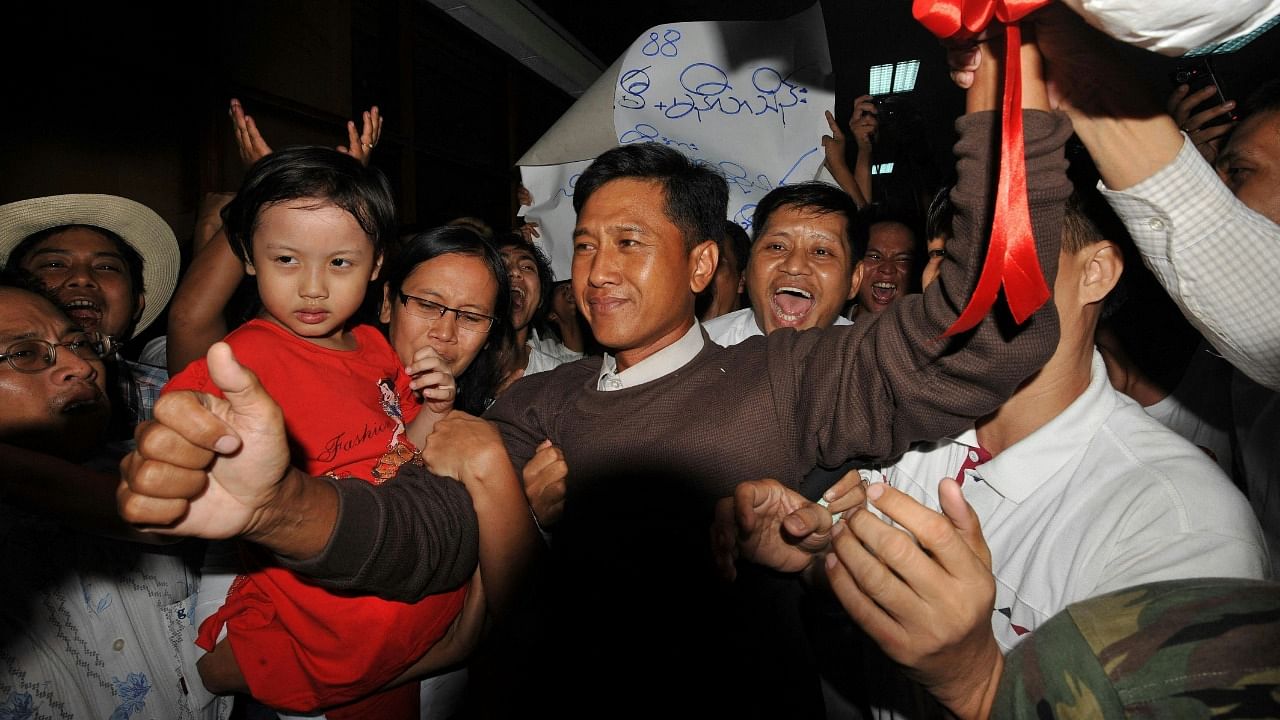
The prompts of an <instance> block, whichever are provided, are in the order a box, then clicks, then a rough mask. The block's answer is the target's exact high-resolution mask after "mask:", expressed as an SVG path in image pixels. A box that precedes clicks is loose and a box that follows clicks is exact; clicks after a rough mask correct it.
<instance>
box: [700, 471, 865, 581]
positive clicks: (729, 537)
mask: <svg viewBox="0 0 1280 720" xmlns="http://www.w3.org/2000/svg"><path fill="white" fill-rule="evenodd" d="M824 497H825V498H826V499H827V500H828V502H829V504H828V506H827V507H825V508H824V507H822V506H821V505H818V504H816V503H812V502H809V500H807V499H805V497H804V496H803V495H801V494H800V493H798V492H796V491H794V490H791V489H789V488H787V487H785V486H784V485H783V484H782V483H780V482H778V481H777V480H773V479H765V480H749V481H747V482H744V483H741V484H740V485H738V487H737V488H736V489H735V491H734V494H733V497H731V498H725V499H724V500H721V501H720V504H719V505H717V508H716V520H715V524H714V526H713V528H712V545H713V547H714V548H715V549H716V550H715V552H716V564H717V567H719V569H720V571H721V574H722V576H723V577H724V578H725V579H726V580H732V579H733V578H734V576H735V575H736V570H735V569H734V566H733V562H734V560H735V559H737V558H739V557H741V558H743V559H746V560H750V561H751V562H754V563H757V564H759V565H763V566H765V567H768V568H771V569H773V570H778V571H780V572H798V571H800V570H804V569H806V568H807V567H809V565H810V563H812V562H813V558H814V556H815V555H816V554H817V553H819V552H821V551H823V550H825V549H826V548H827V546H828V544H829V543H830V541H831V526H832V515H833V514H835V513H840V512H843V511H845V510H848V509H850V508H853V507H855V506H857V505H860V504H861V503H862V502H863V501H864V500H865V495H864V493H863V486H862V483H861V481H860V479H859V477H858V473H857V471H853V472H851V473H848V474H846V475H845V476H844V478H842V479H841V481H840V482H839V483H837V484H836V485H835V486H833V487H832V488H831V489H830V490H828V491H827V493H826V495H824Z"/></svg>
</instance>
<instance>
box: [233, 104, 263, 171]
mask: <svg viewBox="0 0 1280 720" xmlns="http://www.w3.org/2000/svg"><path fill="white" fill-rule="evenodd" d="M228 112H230V114H231V122H232V124H233V125H234V126H235V128H234V129H235V134H236V147H238V148H239V149H240V162H241V163H243V164H244V166H245V167H249V166H250V165H252V164H254V163H256V162H258V161H259V160H261V159H262V158H264V157H266V156H268V155H270V154H271V146H270V145H268V144H267V141H266V140H264V139H263V138H262V133H261V132H258V124H257V123H255V122H254V121H253V118H252V117H250V116H248V115H245V114H244V107H242V106H241V105H240V101H239V100H237V99H235V98H231V109H230V110H229V111H228Z"/></svg>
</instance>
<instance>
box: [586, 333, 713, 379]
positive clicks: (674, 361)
mask: <svg viewBox="0 0 1280 720" xmlns="http://www.w3.org/2000/svg"><path fill="white" fill-rule="evenodd" d="M704 344H705V341H704V340H703V338H702V326H701V325H699V324H698V321H697V320H695V321H694V322H693V327H691V328H689V331H688V332H686V333H685V334H684V335H682V336H681V337H680V339H679V340H676V341H675V342H673V343H671V344H670V345H668V346H666V347H664V348H662V349H661V350H659V351H658V352H656V353H654V354H652V355H650V356H649V357H647V358H645V359H643V360H641V361H640V362H638V363H636V364H635V365H632V366H631V367H629V368H627V369H626V370H623V371H622V372H618V361H617V360H616V359H614V357H613V356H612V355H610V354H609V353H605V354H604V361H603V362H601V363H600V375H599V376H598V377H597V378H596V389H597V390H603V391H606V392H608V391H612V390H623V389H626V388H629V387H635V386H637V385H643V384H645V383H647V382H652V381H654V380H657V379H658V378H661V377H664V376H666V375H670V374H671V373H673V372H675V371H676V370H679V369H680V368H682V367H684V366H685V365H688V364H689V361H691V360H693V359H694V358H695V357H697V355H698V353H700V352H702V346H703V345H704Z"/></svg>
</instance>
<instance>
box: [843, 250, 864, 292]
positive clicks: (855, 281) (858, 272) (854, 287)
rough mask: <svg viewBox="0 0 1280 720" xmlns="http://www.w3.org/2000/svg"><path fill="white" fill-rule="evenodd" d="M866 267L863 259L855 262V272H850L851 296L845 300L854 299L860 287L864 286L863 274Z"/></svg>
mask: <svg viewBox="0 0 1280 720" xmlns="http://www.w3.org/2000/svg"><path fill="white" fill-rule="evenodd" d="M865 269H866V268H864V267H862V261H861V260H859V261H858V262H856V263H854V264H853V272H852V273H850V274H849V297H847V298H845V300H852V299H854V298H855V297H857V296H858V289H859V288H861V287H862V275H863V272H864V271H865Z"/></svg>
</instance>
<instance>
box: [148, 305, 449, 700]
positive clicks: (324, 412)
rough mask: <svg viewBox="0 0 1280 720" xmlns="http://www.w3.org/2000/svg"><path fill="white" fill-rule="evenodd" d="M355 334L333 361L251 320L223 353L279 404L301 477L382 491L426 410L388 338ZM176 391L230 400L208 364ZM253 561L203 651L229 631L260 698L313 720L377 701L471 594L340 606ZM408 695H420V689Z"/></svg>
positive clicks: (204, 638) (362, 330) (210, 627)
mask: <svg viewBox="0 0 1280 720" xmlns="http://www.w3.org/2000/svg"><path fill="white" fill-rule="evenodd" d="M352 333H353V334H354V336H355V339H356V343H357V349H355V350H352V351H340V350H331V349H328V348H323V347H320V346H318V345H315V344H313V343H310V342H307V341H306V340H303V339H302V338H299V337H297V336H295V335H293V334H292V333H290V332H288V331H287V330H285V329H284V328H281V327H280V326H278V325H275V324H273V323H270V322H267V321H264V320H251V321H249V322H248V323H245V324H244V325H243V326H241V327H240V328H239V329H237V330H236V331H234V332H232V333H231V334H230V335H228V336H227V338H226V342H227V343H228V344H229V345H231V349H232V350H233V351H234V352H235V355H236V359H237V360H239V362H240V363H241V364H242V365H244V366H245V367H247V368H249V369H250V370H253V371H254V373H256V374H257V376H258V379H259V380H260V381H261V382H262V385H263V387H264V388H266V390H267V392H268V393H270V394H271V397H272V398H274V399H275V401H276V402H277V403H279V404H280V407H281V409H282V410H283V412H284V421H285V428H286V430H287V431H288V433H289V441H290V445H291V449H292V452H293V462H294V464H295V465H296V466H297V467H300V468H303V469H305V470H306V472H307V473H308V474H311V475H325V474H330V475H334V476H337V477H358V478H361V479H363V480H367V481H369V482H372V483H375V484H377V483H381V482H383V481H385V480H387V479H389V478H391V477H392V476H394V475H395V471H396V468H398V467H399V466H400V464H402V463H403V462H405V461H406V460H408V459H409V458H410V457H411V456H412V454H413V446H412V444H411V443H410V442H409V441H408V439H407V438H405V437H404V426H405V423H407V422H410V421H411V420H412V419H413V418H414V417H416V416H417V413H418V409H419V406H418V403H417V400H416V399H415V398H414V397H413V393H412V391H411V390H410V388H409V377H408V376H407V375H406V374H405V372H404V366H403V365H402V364H401V363H400V359H399V357H397V356H396V354H395V351H394V350H393V349H392V348H391V346H390V344H388V343H387V341H386V339H385V338H383V337H382V335H381V334H380V333H379V332H378V331H377V330H375V329H374V328H372V327H369V326H367V325H361V326H357V327H355V328H353V330H352ZM175 390H197V391H200V392H205V393H210V394H214V395H220V394H221V393H219V392H218V389H217V387H215V386H214V385H213V382H212V380H210V378H209V372H208V366H207V365H206V362H205V360H204V359H200V360H197V361H195V362H193V363H191V365H189V366H187V368H186V369H185V370H183V371H182V372H181V373H178V374H177V375H176V376H174V377H173V379H172V380H170V382H169V384H168V385H166V386H165V388H164V392H165V393H169V392H173V391H175ZM245 554H246V556H247V560H248V562H249V563H250V566H251V568H252V570H250V571H249V572H248V573H247V574H245V575H241V576H240V577H238V578H236V581H235V582H234V583H233V585H232V587H231V590H230V592H228V593H227V600H226V603H225V604H224V605H223V607H222V608H221V609H219V610H218V612H217V613H216V614H214V615H213V617H211V618H209V619H208V620H206V621H205V622H204V624H203V625H201V627H200V634H199V639H198V640H197V643H198V644H199V645H200V646H201V647H203V648H204V649H206V650H212V649H213V646H214V644H215V643H216V641H217V637H218V633H219V632H221V630H222V627H223V625H224V624H225V625H226V627H227V638H228V640H229V641H230V642H231V649H232V651H233V652H234V654H235V657H236V661H237V662H238V663H239V665H240V671H241V672H242V673H243V674H244V677H245V680H246V682H247V683H248V685H249V689H250V691H251V692H252V694H253V696H254V697H255V698H257V699H258V700H260V701H262V702H264V703H266V704H268V705H271V706H272V707H277V708H284V709H289V710H300V711H301V710H313V709H317V708H325V707H331V706H334V705H339V704H342V703H348V702H351V701H352V700H355V699H357V698H362V697H364V696H366V695H369V694H370V693H373V692H374V691H376V690H377V689H378V688H380V687H382V686H383V685H385V684H386V683H388V682H390V681H391V680H394V679H395V678H397V677H399V676H400V674H401V673H403V672H404V671H405V670H407V669H408V668H409V667H410V666H411V665H412V664H413V663H414V662H416V661H417V660H418V659H419V658H420V657H422V655H423V654H424V653H426V651H427V650H428V649H430V648H431V646H432V645H433V644H435V642H436V641H437V640H439V639H440V637H441V636H442V635H443V634H444V632H445V630H447V629H448V627H449V625H450V623H452V622H453V620H454V618H455V617H457V615H458V612H459V611H460V610H461V609H462V601H463V598H464V597H465V595H466V587H465V586H464V587H461V588H458V589H457V590H454V591H451V592H448V593H442V594H439V595H432V596H429V597H427V598H425V599H423V600H421V601H419V602H417V603H401V602H394V601H390V600H383V599H381V598H377V597H372V596H347V595H338V594H334V593H330V592H329V591H327V590H324V589H322V588H320V587H317V586H315V585H313V584H311V583H309V582H307V581H306V580H305V579H304V578H301V577H299V576H297V575H295V574H293V573H292V572H290V571H288V570H285V569H284V568H280V567H275V566H272V565H271V564H270V559H269V557H267V556H265V554H263V553H256V552H253V549H252V548H249V549H248V552H246V553H245ZM408 687H409V688H410V689H411V690H412V692H413V693H415V694H416V692H417V689H416V688H417V686H416V684H410V685H409V686H408ZM351 709H353V710H354V709H355V708H354V707H352V708H351ZM355 714H356V715H358V714H359V713H358V712H357V713H355Z"/></svg>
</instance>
